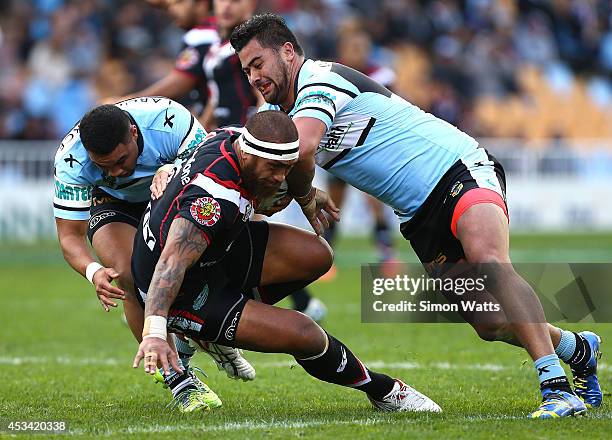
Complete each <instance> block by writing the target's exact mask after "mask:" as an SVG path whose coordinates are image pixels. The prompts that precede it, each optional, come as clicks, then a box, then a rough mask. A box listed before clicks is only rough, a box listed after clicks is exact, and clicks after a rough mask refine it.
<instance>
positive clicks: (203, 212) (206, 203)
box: [190, 197, 221, 226]
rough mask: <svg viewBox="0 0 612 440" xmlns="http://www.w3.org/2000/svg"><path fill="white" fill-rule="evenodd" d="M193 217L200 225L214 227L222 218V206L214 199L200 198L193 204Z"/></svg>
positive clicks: (191, 210) (191, 209)
mask: <svg viewBox="0 0 612 440" xmlns="http://www.w3.org/2000/svg"><path fill="white" fill-rule="evenodd" d="M190 212H191V216H192V217H193V218H194V219H195V221H197V222H198V223H199V224H201V225H204V226H212V225H214V224H215V223H217V222H218V221H219V219H220V218H221V206H220V205H219V202H217V201H216V200H215V199H213V198H212V197H200V198H199V199H197V200H196V201H195V202H193V203H192V204H191V208H190Z"/></svg>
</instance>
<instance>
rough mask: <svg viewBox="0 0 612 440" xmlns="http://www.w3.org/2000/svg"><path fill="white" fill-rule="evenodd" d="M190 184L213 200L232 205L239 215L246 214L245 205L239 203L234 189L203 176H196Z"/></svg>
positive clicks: (237, 194)
mask: <svg viewBox="0 0 612 440" xmlns="http://www.w3.org/2000/svg"><path fill="white" fill-rule="evenodd" d="M190 184H191V185H196V186H199V187H200V188H202V189H203V190H204V191H206V192H207V193H209V194H210V195H211V196H213V197H214V198H215V199H223V200H227V201H228V202H231V203H233V204H234V205H236V207H237V208H238V209H239V211H240V212H241V213H243V214H244V213H245V212H246V204H243V203H241V197H240V193H239V192H238V191H236V190H235V189H230V188H226V187H224V186H223V185H220V184H218V183H217V182H215V181H214V180H212V179H211V178H209V177H206V176H205V175H203V174H198V176H197V177H196V178H195V179H193V181H192V182H191V183H190Z"/></svg>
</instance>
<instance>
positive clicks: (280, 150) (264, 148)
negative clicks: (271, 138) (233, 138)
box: [238, 127, 300, 160]
mask: <svg viewBox="0 0 612 440" xmlns="http://www.w3.org/2000/svg"><path fill="white" fill-rule="evenodd" d="M241 131H242V136H240V137H239V138H238V142H240V148H241V149H242V151H244V152H245V153H249V154H254V155H255V156H259V157H263V158H265V159H272V160H295V159H297V158H298V157H299V155H300V140H299V139H298V140H297V141H295V142H287V143H285V144H277V143H274V142H265V141H260V140H259V139H257V138H256V137H255V136H253V135H252V134H251V133H249V131H248V130H247V129H246V127H245V128H243V129H242V130H241Z"/></svg>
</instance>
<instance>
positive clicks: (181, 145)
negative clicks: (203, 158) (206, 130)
mask: <svg viewBox="0 0 612 440" xmlns="http://www.w3.org/2000/svg"><path fill="white" fill-rule="evenodd" d="M194 121H195V117H194V116H193V115H191V121H190V122H189V130H187V133H185V136H184V137H183V139H182V140H181V143H180V144H179V149H178V151H179V152H180V151H181V149H182V148H183V143H184V142H185V139H187V136H189V135H190V134H191V130H192V129H193V123H194Z"/></svg>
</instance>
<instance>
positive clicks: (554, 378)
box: [533, 354, 571, 392]
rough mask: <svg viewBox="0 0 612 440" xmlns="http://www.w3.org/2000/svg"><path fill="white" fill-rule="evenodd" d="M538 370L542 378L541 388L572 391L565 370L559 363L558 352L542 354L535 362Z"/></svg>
mask: <svg viewBox="0 0 612 440" xmlns="http://www.w3.org/2000/svg"><path fill="white" fill-rule="evenodd" d="M533 364H534V365H535V369H536V372H537V373H538V377H539V379H540V389H541V390H542V391H544V390H545V389H561V390H564V391H569V392H571V388H570V386H569V382H568V381H567V377H566V376H565V371H564V370H563V367H562V366H561V364H560V363H559V357H558V356H557V355H556V354H549V355H548V356H542V357H541V358H540V359H537V360H536V361H535V362H534V363H533Z"/></svg>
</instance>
